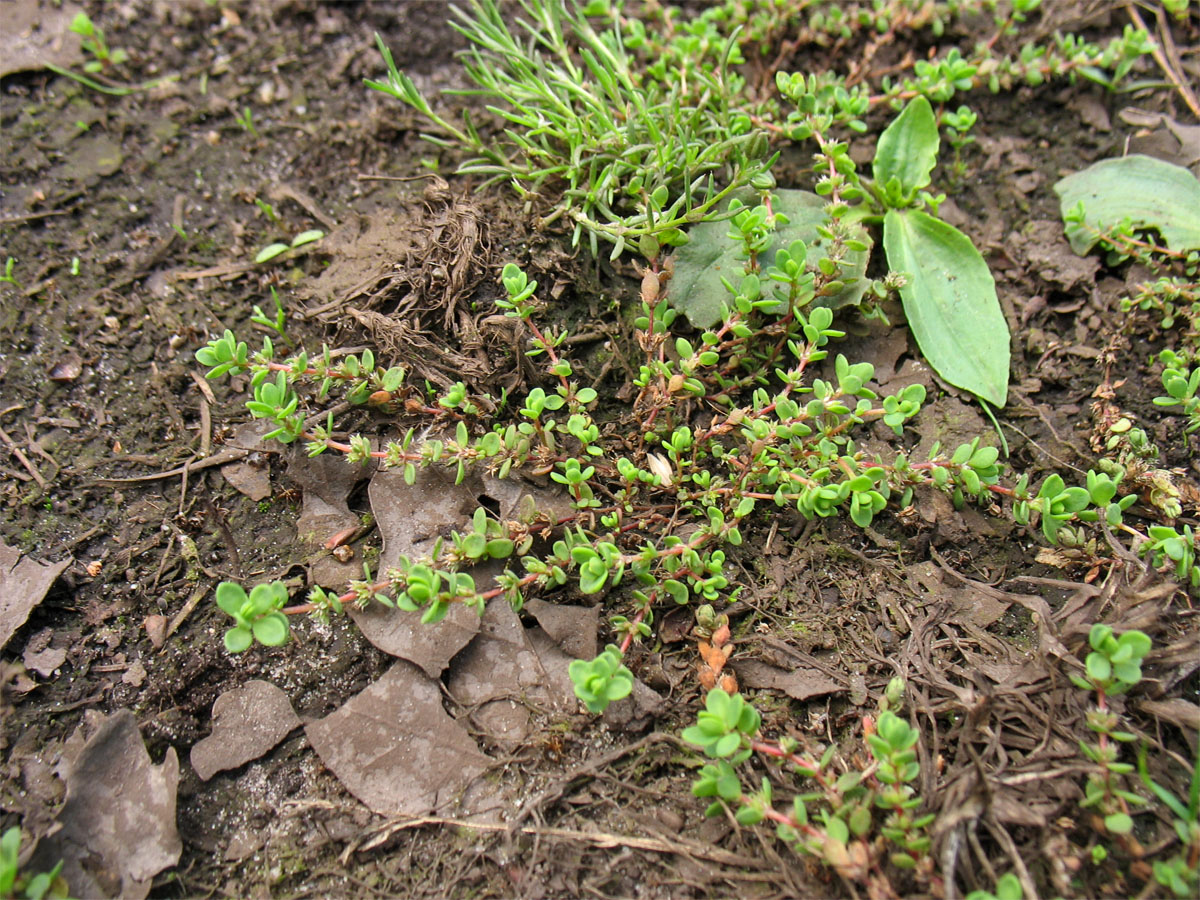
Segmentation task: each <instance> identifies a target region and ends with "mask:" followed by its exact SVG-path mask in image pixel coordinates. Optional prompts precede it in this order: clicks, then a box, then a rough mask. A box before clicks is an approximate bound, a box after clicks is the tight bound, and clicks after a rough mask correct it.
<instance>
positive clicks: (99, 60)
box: [70, 12, 129, 74]
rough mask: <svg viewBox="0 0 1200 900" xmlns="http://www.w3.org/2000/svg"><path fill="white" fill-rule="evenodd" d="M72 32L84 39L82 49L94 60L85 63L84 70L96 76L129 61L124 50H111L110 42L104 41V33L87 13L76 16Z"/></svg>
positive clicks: (73, 20)
mask: <svg viewBox="0 0 1200 900" xmlns="http://www.w3.org/2000/svg"><path fill="white" fill-rule="evenodd" d="M70 28H71V31H73V32H74V33H75V34H77V35H79V36H80V37H82V38H83V42H82V47H83V49H84V51H85V52H86V53H90V54H91V55H92V56H93V57H95V58H94V59H92V60H91V61H89V62H87V63H84V66H83V70H84V71H85V72H90V73H92V74H95V73H96V72H102V71H107V70H108V69H111V68H113V67H114V66H119V65H121V64H122V63H124V62H125V61H126V60H127V59H129V54H128V53H126V52H125V51H124V50H109V48H108V42H107V41H105V39H104V31H103V30H102V29H101V28H99V27H98V26H97V25H96V24H95V23H94V22H92V20H91V19H90V18H89V17H88V14H87V13H84V12H80V13H76V14H75V18H74V19H72V20H71V26H70Z"/></svg>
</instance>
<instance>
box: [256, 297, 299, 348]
mask: <svg viewBox="0 0 1200 900" xmlns="http://www.w3.org/2000/svg"><path fill="white" fill-rule="evenodd" d="M271 300H272V301H273V302H274V304H275V315H274V316H273V317H271V316H268V315H267V314H266V313H265V312H263V310H262V307H261V306H259V305H258V304H257V303H256V304H255V305H254V314H253V315H252V316H251V317H250V321H251V322H253V323H254V324H255V325H262V326H263V327H264V328H269V329H271V330H272V331H274V332H275V333H276V334H277V335H278V336H279V337H280V339H282V340H283V342H284V343H286V344H287V345H288V346H289V347H291V346H292V339H291V338H289V337H288V335H287V331H286V326H287V313H286V312H284V310H283V301H282V300H280V299H279V292H278V291H276V290H275V285H271Z"/></svg>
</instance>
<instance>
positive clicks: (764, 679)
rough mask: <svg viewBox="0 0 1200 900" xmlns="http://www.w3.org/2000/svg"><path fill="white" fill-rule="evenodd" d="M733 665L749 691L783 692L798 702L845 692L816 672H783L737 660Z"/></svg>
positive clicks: (749, 661) (763, 663)
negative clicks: (758, 689) (768, 690)
mask: <svg viewBox="0 0 1200 900" xmlns="http://www.w3.org/2000/svg"><path fill="white" fill-rule="evenodd" d="M730 665H731V666H732V667H733V669H734V671H736V672H737V674H738V679H739V680H740V681H741V682H742V684H744V685H745V686H746V687H752V688H769V689H771V690H777V691H783V692H784V693H785V694H787V695H788V696H789V697H792V698H794V699H796V700H808V699H809V698H810V697H820V696H821V695H823V694H834V693H837V692H839V691H841V690H842V686H841V685H840V684H838V683H837V682H836V681H834V680H833V679H831V678H830V677H829V676H827V675H825V674H824V673H823V672H819V671H817V670H816V669H805V668H801V667H799V666H797V667H795V668H792V669H790V670H789V669H781V668H779V667H778V666H772V665H770V664H768V663H765V662H762V661H761V660H757V659H744V658H740V657H736V656H735V657H734V658H733V659H732V660H731V661H730Z"/></svg>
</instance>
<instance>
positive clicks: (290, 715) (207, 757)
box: [191, 680, 300, 781]
mask: <svg viewBox="0 0 1200 900" xmlns="http://www.w3.org/2000/svg"><path fill="white" fill-rule="evenodd" d="M212 717H213V730H212V734H210V735H209V736H208V737H206V738H204V739H203V740H201V741H199V742H198V743H197V744H196V745H195V746H194V747H192V755H191V761H192V768H193V769H195V770H196V774H197V775H199V776H200V780H201V781H208V779H210V778H212V777H213V775H215V774H216V773H217V772H224V771H225V770H226V769H236V768H237V767H238V766H240V765H243V764H244V763H248V762H249V761H250V760H252V759H258V758H259V757H260V756H262V755H263V754H264V753H266V752H267V751H268V750H270V749H272V748H273V747H274V746H275V745H276V744H278V743H279V742H280V741H282V740H283V739H284V738H285V737H287V736H288V733H289V732H290V731H292V730H293V729H294V728H299V727H300V719H299V718H298V717H297V715H296V713H295V711H294V710H293V709H292V704H291V702H290V701H289V700H288V697H287V694H285V693H284V692H283V691H281V690H280V689H279V688H277V687H275V685H273V684H271V683H270V682H269V681H258V680H255V681H248V682H246V684H244V685H243V686H242V687H240V688H236V689H234V690H232V691H226V692H225V693H223V694H222V695H221V696H220V697H218V698H217V702H216V703H214V704H213V708H212Z"/></svg>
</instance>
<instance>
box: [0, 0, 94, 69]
mask: <svg viewBox="0 0 1200 900" xmlns="http://www.w3.org/2000/svg"><path fill="white" fill-rule="evenodd" d="M79 12H81V10H80V8H79V7H78V6H76V5H74V4H71V3H68V4H65V5H63V6H61V7H59V6H51V5H49V4H45V3H41V2H39V0H18V2H16V3H5V4H4V28H0V77H2V76H4V75H11V74H12V73H13V72H28V71H32V70H34V69H41V68H44V67H45V65H46V63H54V64H56V65H59V66H64V67H68V66H73V65H75V64H76V63H78V62H79V61H80V59H81V57H82V55H83V54H82V52H81V50H80V49H79V48H80V37H79V35H77V34H75V33H73V32H72V31H71V29H70V25H71V20H72V19H74V18H75V15H76V14H77V13H79Z"/></svg>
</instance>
